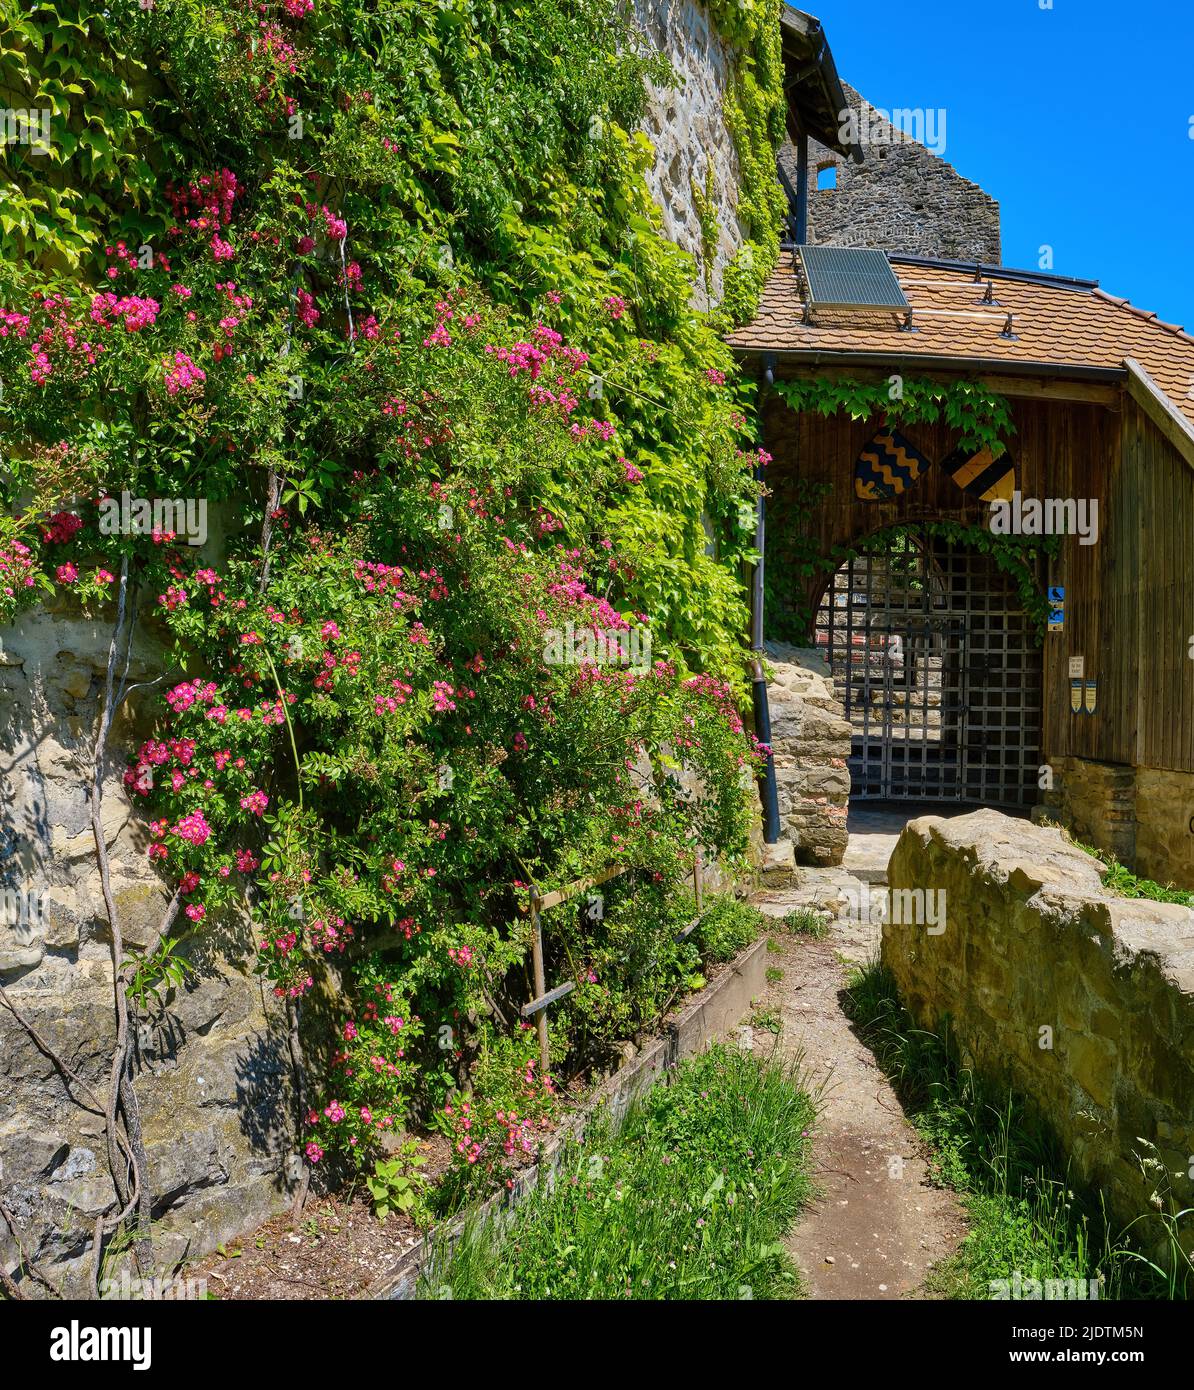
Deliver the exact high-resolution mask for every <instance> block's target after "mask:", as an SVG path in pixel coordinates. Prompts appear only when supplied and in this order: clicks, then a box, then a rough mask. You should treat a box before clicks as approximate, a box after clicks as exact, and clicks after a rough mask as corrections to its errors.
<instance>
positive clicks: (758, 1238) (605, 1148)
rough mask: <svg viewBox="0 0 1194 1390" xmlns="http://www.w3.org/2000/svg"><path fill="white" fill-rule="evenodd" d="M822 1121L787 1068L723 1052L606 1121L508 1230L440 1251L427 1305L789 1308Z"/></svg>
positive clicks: (470, 1237)
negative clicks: (795, 1225)
mask: <svg viewBox="0 0 1194 1390" xmlns="http://www.w3.org/2000/svg"><path fill="white" fill-rule="evenodd" d="M813 1118H814V1109H813V1104H812V1101H811V1100H810V1099H809V1096H808V1094H807V1093H806V1091H805V1090H804V1089H803V1088H802V1086H801V1084H800V1082H799V1080H798V1079H797V1078H796V1077H795V1076H794V1075H793V1074H792V1073H791V1072H790V1071H789V1070H788V1069H787V1068H786V1067H785V1066H784V1065H783V1064H781V1063H780V1062H778V1061H759V1060H757V1059H756V1058H755V1057H753V1056H752V1055H750V1054H746V1053H743V1052H740V1051H738V1050H736V1049H733V1048H727V1047H721V1046H719V1047H715V1048H713V1049H712V1050H711V1051H710V1052H708V1053H706V1054H705V1055H703V1056H701V1057H699V1058H695V1059H692V1060H690V1061H687V1062H685V1063H683V1064H682V1065H681V1067H680V1068H679V1070H678V1071H677V1073H676V1075H675V1077H674V1078H673V1080H672V1082H671V1084H670V1085H663V1084H659V1085H656V1086H654V1087H653V1088H652V1089H651V1090H650V1091H649V1092H647V1094H646V1095H645V1096H644V1097H642V1098H640V1099H639V1100H638V1101H637V1102H636V1103H635V1104H634V1105H633V1106H632V1108H631V1110H630V1112H629V1114H628V1115H627V1117H626V1119H625V1121H624V1123H623V1125H622V1127H621V1129H620V1130H615V1129H614V1128H613V1126H611V1125H610V1124H609V1123H608V1121H603V1120H601V1119H598V1120H595V1121H594V1122H593V1123H591V1125H590V1126H589V1129H588V1132H587V1134H586V1136H585V1138H584V1140H583V1142H582V1143H581V1144H579V1145H578V1146H577V1148H576V1149H575V1150H574V1151H573V1152H572V1153H570V1154H569V1155H568V1156H567V1157H566V1158H565V1160H564V1162H563V1165H562V1167H561V1169H560V1171H559V1173H558V1175H557V1177H556V1181H555V1183H554V1184H553V1185H552V1187H551V1189H550V1191H549V1190H548V1189H547V1187H546V1185H545V1184H541V1185H540V1186H539V1187H538V1188H536V1190H535V1191H534V1193H532V1194H531V1195H530V1196H529V1197H528V1198H526V1199H525V1200H524V1201H523V1202H522V1204H521V1205H520V1206H519V1207H518V1208H517V1209H516V1210H515V1211H514V1212H513V1214H512V1215H511V1217H510V1218H509V1220H508V1221H507V1222H504V1223H503V1224H502V1226H501V1228H500V1230H499V1229H498V1228H497V1227H496V1226H495V1225H493V1224H489V1223H484V1222H481V1221H478V1220H473V1221H472V1222H471V1223H470V1224H469V1225H468V1226H467V1227H466V1229H465V1232H464V1234H463V1236H462V1238H461V1239H460V1241H459V1242H458V1243H457V1244H456V1245H455V1247H454V1248H452V1249H449V1248H448V1247H447V1246H446V1244H445V1245H441V1246H440V1247H439V1249H438V1250H437V1252H436V1254H435V1256H434V1257H433V1260H432V1262H431V1265H430V1267H429V1268H428V1270H427V1272H426V1273H425V1274H424V1276H423V1279H422V1281H421V1283H420V1287H419V1297H422V1298H454V1299H477V1298H481V1299H526V1300H531V1299H560V1300H563V1299H594V1298H596V1299H611V1298H644V1299H687V1300H706V1299H742V1298H786V1297H791V1295H792V1293H793V1291H794V1289H795V1286H796V1279H797V1275H796V1271H795V1270H794V1268H793V1267H792V1264H791V1262H790V1260H789V1258H788V1257H787V1255H786V1254H785V1252H784V1247H783V1243H782V1238H783V1236H784V1234H785V1232H786V1231H787V1229H788V1227H789V1226H790V1224H791V1222H792V1220H793V1218H794V1217H795V1216H796V1213H797V1212H798V1210H799V1209H800V1207H801V1206H802V1205H803V1204H804V1203H805V1202H806V1201H807V1200H808V1198H809V1196H810V1193H811V1183H810V1178H809V1172H808V1168H809V1139H808V1135H809V1130H810V1127H811V1125H812V1123H813Z"/></svg>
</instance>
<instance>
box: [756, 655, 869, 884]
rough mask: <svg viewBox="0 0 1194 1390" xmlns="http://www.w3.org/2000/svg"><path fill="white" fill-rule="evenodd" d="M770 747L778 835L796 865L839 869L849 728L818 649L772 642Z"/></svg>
mask: <svg viewBox="0 0 1194 1390" xmlns="http://www.w3.org/2000/svg"><path fill="white" fill-rule="evenodd" d="M767 655H768V658H769V661H768V665H769V667H770V668H771V672H772V675H771V680H770V682H769V684H768V687H767V696H768V703H769V704H770V708H771V748H772V752H773V754H774V758H775V783H776V790H777V793H778V796H779V818H780V826H781V830H780V838H781V839H783V840H790V841H791V842H792V846H793V850H794V853H795V856H796V862H797V863H798V864H814V865H821V866H828V865H833V864H840V863H841V862H842V856H843V855H844V854H845V852H846V841H847V835H846V816H847V813H848V810H849V800H850V770H849V767H848V766H847V762H846V760H847V759H848V758H849V756H850V738H851V732H852V731H851V728H850V725H849V723H847V721H846V719H845V717H844V716H843V713H842V707H841V703H840V702H839V701H838V700H837V698H836V697H835V695H834V693H833V676H832V673H831V672H830V669H829V667H828V665H827V664H826V662H825V660H824V659H823V658H822V657H821V656H819V655H818V654H817V652H815V651H813V650H811V649H809V648H804V647H790V646H787V645H786V644H784V643H780V642H769V643H767Z"/></svg>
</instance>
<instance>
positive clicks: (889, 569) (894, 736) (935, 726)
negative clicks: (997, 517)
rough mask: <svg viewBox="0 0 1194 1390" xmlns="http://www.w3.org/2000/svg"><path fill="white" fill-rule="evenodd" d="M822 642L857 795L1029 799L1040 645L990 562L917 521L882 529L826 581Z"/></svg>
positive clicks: (819, 628) (1033, 783)
mask: <svg viewBox="0 0 1194 1390" xmlns="http://www.w3.org/2000/svg"><path fill="white" fill-rule="evenodd" d="M816 641H817V646H818V648H819V650H820V651H821V652H822V654H823V655H824V656H825V657H826V659H827V660H828V662H829V665H830V668H831V669H832V671H833V681H834V688H835V691H836V693H837V696H838V698H839V699H840V700H841V702H842V705H843V707H844V709H845V713H846V718H847V719H848V720H849V721H850V723H851V724H852V725H853V726H854V738H853V744H852V753H851V758H850V778H851V784H852V785H851V795H852V796H854V797H857V798H861V799H873V800H891V801H962V802H975V803H978V804H981V805H987V806H1022V805H1026V804H1030V803H1031V802H1033V801H1035V800H1036V791H1037V776H1038V766H1039V747H1040V723H1041V658H1040V650H1039V646H1038V645H1037V642H1036V639H1035V635H1034V633H1033V630H1032V624H1031V623H1030V621H1029V619H1028V618H1027V616H1026V615H1025V613H1024V612H1023V610H1022V609H1021V607H1020V605H1019V602H1018V598H1017V595H1016V593H1015V590H1014V588H1013V587H1012V585H1011V583H1010V581H1009V580H1008V579H1007V578H1006V577H1005V576H1004V575H1003V574H1002V573H1000V571H999V569H998V567H997V566H996V565H995V564H994V562H993V561H992V560H991V559H990V558H989V557H988V556H986V555H983V554H981V553H980V552H979V551H977V550H974V549H973V548H971V547H969V546H965V545H959V544H956V543H955V542H953V541H952V540H949V539H946V538H944V537H940V536H935V535H933V534H932V533H931V532H930V531H928V530H926V529H924V528H920V527H912V526H909V527H903V528H900V529H899V530H897V531H893V532H888V533H885V535H884V538H883V546H882V549H875V550H871V551H869V552H868V553H864V554H861V555H857V556H854V557H852V558H851V559H850V560H848V561H847V562H846V563H845V564H844V565H843V566H842V567H841V569H839V570H838V572H837V574H836V575H835V576H834V578H833V581H832V583H831V584H830V586H829V588H828V590H827V591H826V594H825V597H824V598H823V599H822V601H821V606H820V608H819V609H818V611H817V618H816Z"/></svg>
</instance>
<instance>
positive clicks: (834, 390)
mask: <svg viewBox="0 0 1194 1390" xmlns="http://www.w3.org/2000/svg"><path fill="white" fill-rule="evenodd" d="M775 393H776V395H777V396H779V397H780V399H781V400H783V401H784V402H786V404H787V405H789V406H790V407H791V408H792V409H793V410H794V411H796V412H797V413H798V414H803V413H805V412H811V413H812V414H815V415H823V416H830V415H837V414H839V413H841V414H845V415H848V416H849V417H850V419H851V420H868V419H870V418H871V416H885V417H886V419H887V422H888V423H889V424H892V425H896V424H905V425H935V424H937V423H939V422H940V423H944V424H946V425H948V426H949V427H950V429H956V430H960V431H961V432H962V439H961V441H960V442H961V444H962V445H963V447H965V448H972V449H975V450H978V449H982V448H989V449H990V450H991V453H992V455H993V456H994V457H995V458H998V457H999V456H1000V455H1001V454H1003V453H1005V452H1006V451H1007V443H1006V442H1005V436H1006V435H1009V434H1012V433H1014V432H1015V425H1014V423H1013V421H1012V408H1011V406H1010V404H1009V403H1008V401H1007V398H1006V397H1004V396H1001V395H999V394H998V393H997V392H995V391H988V390H987V389H986V387H984V386H981V385H979V384H978V383H977V382H973V381H931V380H929V379H927V378H924V377H903V376H900V375H898V374H893V375H892V376H889V377H888V378H886V379H885V380H883V381H859V380H857V379H856V378H853V377H826V376H818V377H809V378H804V379H800V380H793V381H777V382H776V383H775Z"/></svg>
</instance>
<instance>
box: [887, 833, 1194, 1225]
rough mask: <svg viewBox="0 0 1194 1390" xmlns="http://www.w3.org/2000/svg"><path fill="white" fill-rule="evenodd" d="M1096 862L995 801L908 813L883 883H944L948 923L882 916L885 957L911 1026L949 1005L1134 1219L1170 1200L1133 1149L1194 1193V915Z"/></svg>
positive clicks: (1177, 1193)
mask: <svg viewBox="0 0 1194 1390" xmlns="http://www.w3.org/2000/svg"><path fill="white" fill-rule="evenodd" d="M1100 868H1101V865H1100V864H1099V863H1098V861H1097V860H1095V859H1093V858H1092V857H1091V856H1089V855H1087V854H1085V853H1083V852H1082V851H1081V850H1078V849H1076V848H1075V847H1074V846H1073V845H1072V844H1070V843H1069V842H1068V841H1067V840H1066V839H1065V837H1064V836H1063V835H1062V833H1061V832H1060V831H1059V830H1056V829H1049V828H1045V827H1042V826H1034V825H1030V824H1027V823H1025V822H1024V821H1021V820H1016V819H1013V818H1011V817H1009V816H1005V815H1002V814H1000V813H999V812H997V811H978V812H975V813H974V814H972V815H967V816H960V817H956V818H953V819H950V820H944V819H942V818H940V817H937V816H926V817H923V818H922V819H920V820H915V821H911V822H910V823H909V824H908V826H907V827H906V828H905V830H904V832H903V834H902V835H901V836H900V840H899V843H898V844H897V846H896V849H895V851H894V853H893V855H892V858H891V864H890V867H889V871H888V878H889V882H890V884H891V886H892V888H893V889H911V888H922V889H944V890H945V893H946V911H945V923H946V926H945V930H944V932H942V933H941V934H939V935H930V934H929V933H928V932H927V931H926V929H925V928H924V927H917V926H902V925H892V924H891V923H890V922H888V923H885V925H884V930H883V962H884V964H885V965H886V966H887V967H888V968H889V969H890V970H891V971H892V973H893V975H894V976H895V979H896V981H897V983H898V985H899V989H900V994H901V996H902V998H903V1000H904V1003H905V1004H906V1006H907V1007H908V1009H909V1011H910V1012H911V1013H912V1015H913V1017H914V1018H915V1019H916V1020H917V1022H918V1023H920V1024H921V1025H922V1026H925V1027H929V1028H936V1027H937V1026H938V1025H939V1024H940V1022H941V1020H942V1019H943V1017H944V1016H946V1015H949V1016H950V1018H951V1019H952V1024H953V1029H954V1032H955V1036H956V1038H957V1040H958V1042H959V1043H960V1045H961V1046H962V1048H963V1049H964V1050H965V1052H966V1053H968V1054H969V1056H970V1057H971V1058H972V1060H973V1063H974V1064H975V1066H976V1068H977V1069H978V1070H980V1071H981V1072H984V1073H986V1074H988V1075H990V1076H992V1077H995V1078H1002V1077H1005V1076H1007V1077H1010V1079H1011V1081H1012V1082H1013V1084H1014V1085H1015V1087H1016V1088H1017V1089H1018V1090H1019V1091H1020V1092H1022V1093H1023V1094H1025V1095H1027V1096H1028V1097H1030V1098H1031V1099H1032V1100H1033V1101H1035V1102H1036V1103H1037V1104H1038V1106H1039V1107H1040V1109H1041V1111H1042V1112H1043V1114H1044V1115H1045V1117H1046V1118H1047V1119H1048V1120H1049V1121H1050V1123H1051V1124H1052V1125H1053V1127H1054V1129H1055V1130H1056V1131H1057V1133H1058V1136H1059V1137H1060V1139H1061V1140H1062V1142H1063V1143H1064V1145H1065V1146H1066V1149H1067V1151H1068V1152H1069V1154H1070V1155H1071V1156H1072V1159H1073V1162H1074V1169H1075V1174H1076V1176H1077V1177H1078V1178H1079V1180H1080V1181H1082V1182H1084V1183H1085V1184H1087V1185H1089V1186H1090V1187H1091V1188H1094V1189H1097V1190H1099V1191H1100V1192H1102V1193H1103V1194H1104V1195H1105V1196H1106V1199H1107V1202H1108V1205H1109V1208H1110V1210H1111V1211H1112V1212H1113V1214H1114V1215H1115V1216H1116V1217H1118V1218H1119V1219H1120V1220H1121V1221H1123V1222H1127V1221H1131V1220H1133V1219H1134V1218H1135V1217H1137V1216H1139V1215H1140V1214H1141V1213H1143V1212H1147V1211H1148V1210H1150V1207H1155V1206H1156V1202H1155V1201H1154V1198H1153V1194H1154V1193H1155V1192H1160V1193H1161V1195H1162V1197H1163V1195H1164V1194H1163V1190H1162V1182H1163V1177H1164V1175H1163V1174H1161V1172H1160V1170H1159V1169H1155V1168H1154V1169H1150V1170H1149V1171H1147V1172H1142V1171H1141V1166H1140V1161H1139V1159H1138V1158H1137V1155H1139V1156H1140V1158H1143V1159H1145V1160H1152V1161H1154V1162H1155V1160H1156V1159H1158V1158H1159V1160H1160V1161H1161V1162H1162V1163H1163V1164H1164V1168H1165V1169H1166V1170H1167V1171H1168V1173H1169V1175H1170V1176H1169V1179H1168V1181H1169V1183H1170V1184H1171V1185H1172V1192H1173V1195H1174V1197H1175V1198H1176V1200H1177V1202H1178V1205H1179V1206H1184V1207H1189V1206H1191V1205H1192V1204H1194V1183H1192V1182H1191V1178H1190V1171H1191V1166H1192V1164H1194V1158H1192V1155H1194V910H1191V909H1189V908H1185V907H1178V906H1174V905H1172V904H1165V903H1154V902H1148V901H1144V900H1129V899H1125V898H1119V897H1115V896H1113V895H1111V894H1110V893H1108V892H1107V891H1106V890H1105V889H1104V888H1103V886H1102V881H1101V878H1100ZM1142 1141H1147V1143H1148V1144H1152V1145H1155V1146H1156V1147H1155V1152H1154V1150H1151V1149H1149V1148H1148V1147H1147V1145H1146V1143H1144V1142H1142ZM1150 1231H1151V1233H1152V1235H1153V1236H1157V1235H1159V1233H1160V1227H1159V1223H1151V1224H1150Z"/></svg>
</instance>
